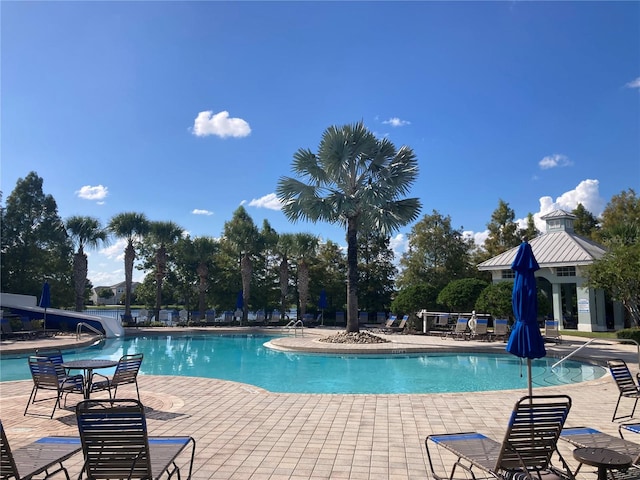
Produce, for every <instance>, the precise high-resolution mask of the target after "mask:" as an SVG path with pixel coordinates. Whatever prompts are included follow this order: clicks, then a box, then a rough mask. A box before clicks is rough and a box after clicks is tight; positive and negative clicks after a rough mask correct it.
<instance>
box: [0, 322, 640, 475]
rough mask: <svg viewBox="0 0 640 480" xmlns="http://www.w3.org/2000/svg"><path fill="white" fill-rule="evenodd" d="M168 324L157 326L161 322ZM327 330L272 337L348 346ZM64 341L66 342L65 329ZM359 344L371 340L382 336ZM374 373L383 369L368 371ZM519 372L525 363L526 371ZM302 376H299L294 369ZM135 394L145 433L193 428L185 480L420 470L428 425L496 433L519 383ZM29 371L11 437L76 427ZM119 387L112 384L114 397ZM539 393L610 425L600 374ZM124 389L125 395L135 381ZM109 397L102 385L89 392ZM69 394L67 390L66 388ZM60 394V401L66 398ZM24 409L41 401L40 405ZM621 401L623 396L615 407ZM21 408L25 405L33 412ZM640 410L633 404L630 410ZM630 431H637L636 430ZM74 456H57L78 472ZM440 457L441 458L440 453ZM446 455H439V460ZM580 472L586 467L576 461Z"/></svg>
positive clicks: (13, 389)
mask: <svg viewBox="0 0 640 480" xmlns="http://www.w3.org/2000/svg"><path fill="white" fill-rule="evenodd" d="M169 331H170V330H165V329H163V333H168V332H169ZM331 333H333V332H331V331H326V330H325V331H322V330H320V329H308V330H306V331H305V335H304V337H296V338H293V337H286V338H283V339H281V340H279V341H277V342H275V343H277V344H278V346H279V348H287V349H301V350H310V349H311V350H312V349H318V348H323V349H334V350H342V351H344V350H345V349H352V348H353V347H351V346H345V345H336V344H327V343H319V342H317V338H318V335H323V336H324V335H329V334H331ZM387 338H390V339H392V340H393V343H391V344H386V345H385V346H384V347H383V348H385V349H390V350H393V351H416V350H424V349H439V350H451V349H457V350H459V349H476V351H477V349H484V348H489V349H499V350H504V345H505V344H504V343H503V342H492V343H487V342H470V341H469V342H460V341H454V340H450V339H449V340H445V339H440V338H438V337H429V336H422V335H415V336H412V335H398V334H396V335H389V336H387ZM64 341H65V337H56V338H54V339H52V340H39V341H36V342H37V344H27V343H26V342H14V343H12V344H9V343H7V342H2V344H1V347H0V350H1V352H2V353H3V354H6V353H8V352H9V351H11V350H14V351H15V350H16V349H20V350H27V351H29V350H31V351H33V349H35V348H36V347H42V346H43V344H44V342H52V343H56V344H60V343H61V342H64ZM67 342H71V343H73V337H68V338H67ZM583 342H584V341H583V340H582V339H579V338H577V337H576V338H569V337H566V338H565V341H564V342H563V343H562V344H561V345H559V346H554V345H552V344H548V353H549V355H554V356H563V355H566V354H567V353H568V352H570V351H572V350H575V349H576V348H577V347H578V346H579V345H580V344H581V343H583ZM363 348H364V349H369V350H370V349H380V348H381V347H380V344H377V345H373V346H365V347H363ZM580 355H581V356H582V357H585V358H590V359H592V360H596V361H599V362H604V361H606V360H607V359H608V358H613V357H620V358H624V359H625V360H626V361H627V362H628V363H629V365H630V367H632V368H633V369H634V371H637V367H638V351H637V347H636V346H633V345H621V344H618V343H616V342H604V341H598V342H597V343H594V344H592V345H590V346H588V347H586V348H585V349H584V350H582V351H581V352H580ZM371 373H372V375H380V374H383V372H371ZM525 374H526V372H525ZM302 380H303V379H302ZM138 383H139V387H140V396H141V400H142V402H143V404H144V405H145V406H146V408H147V419H148V424H149V431H150V434H151V435H191V436H193V437H194V438H195V439H196V442H197V446H196V459H195V467H194V476H193V478H194V479H213V478H215V479H241V480H245V479H256V480H259V479H265V480H266V479H269V480H277V479H350V480H362V479H424V478H429V477H430V474H429V473H428V464H427V458H426V452H425V448H424V439H425V437H426V435H428V434H430V433H442V432H455V431H480V432H483V433H485V434H487V435H489V436H491V437H493V438H495V439H497V440H501V439H502V436H503V434H504V429H505V427H506V424H507V421H508V417H509V414H510V412H511V409H512V408H513V405H514V403H515V402H516V401H517V400H518V399H519V398H520V397H521V396H523V395H525V394H526V391H524V390H512V391H501V392H477V393H451V394H402V395H318V394H282V393H271V392H267V391H265V390H262V389H260V388H257V387H254V386H251V385H245V384H239V383H234V382H229V381H222V380H212V379H204V378H192V377H168V376H155V375H142V376H140V377H139V381H138ZM31 387H32V382H31V381H30V380H28V381H14V382H2V383H0V418H1V419H2V422H3V424H4V426H5V429H6V431H7V435H8V437H9V441H10V443H11V445H12V447H13V448H16V447H19V446H21V445H24V444H26V443H29V442H31V441H33V440H35V439H37V438H39V437H41V436H44V435H53V434H55V435H77V427H76V425H75V415H74V413H73V410H72V408H70V409H61V410H57V411H56V414H55V416H54V418H53V420H50V419H49V418H48V417H37V416H32V415H27V416H23V412H24V407H25V405H26V402H27V399H28V397H29V393H30V391H31ZM126 388H127V387H121V390H119V391H118V396H119V397H124V396H125V392H127V391H128V390H126ZM536 392H539V393H542V392H544V393H547V392H548V393H566V394H569V395H570V396H571V398H572V400H573V407H572V409H571V413H570V414H569V418H568V420H567V424H566V425H567V426H568V427H575V426H593V427H596V428H598V429H600V430H602V431H605V432H608V433H611V434H617V426H618V423H613V422H611V421H610V420H611V415H612V413H613V408H614V406H615V402H616V400H617V397H618V391H617V388H616V387H615V384H614V383H613V381H612V380H611V378H610V377H609V376H608V375H607V376H605V377H603V378H601V379H598V380H594V381H590V382H585V383H581V384H576V385H571V386H563V387H549V388H544V389H542V388H540V389H538V388H536ZM131 393H132V394H133V395H134V396H135V393H134V390H131ZM103 395H104V396H105V398H106V397H107V395H106V393H101V394H99V395H96V397H98V396H103ZM72 397H73V396H72ZM72 397H70V406H71V407H72V406H73V402H74V401H75V400H74V399H73V398H72ZM43 403H44V404H46V405H45V406H42V407H40V406H37V407H35V409H34V410H33V411H34V412H35V411H37V410H38V409H42V411H43V412H44V413H46V412H48V411H50V405H49V404H48V403H47V402H43ZM626 407H629V409H630V407H631V403H624V404H623V405H622V407H621V408H626ZM32 408H34V407H30V409H29V412H30V413H31V411H32ZM639 413H640V412H639ZM638 441H639V442H640V439H639V440H638ZM561 448H562V452H563V454H564V455H565V458H566V459H567V460H569V461H570V463H572V464H573V465H574V466H575V461H573V459H572V456H571V449H570V448H569V446H568V445H567V444H565V443H564V442H561ZM81 457H82V456H81V455H76V456H74V457H72V458H71V459H70V460H68V461H67V462H65V465H66V466H68V467H69V470H70V473H71V474H72V476H73V475H75V476H77V475H78V473H79V470H80V468H81V462H82V458H81ZM442 460H443V461H445V462H450V461H451V460H450V459H449V458H446V457H445V458H443V459H442ZM447 464H449V463H447ZM580 478H581V479H594V480H595V478H596V474H595V472H594V471H593V470H592V469H590V468H589V467H583V469H582V470H581V474H580Z"/></svg>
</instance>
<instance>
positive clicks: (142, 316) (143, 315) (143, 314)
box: [138, 308, 149, 323]
mask: <svg viewBox="0 0 640 480" xmlns="http://www.w3.org/2000/svg"><path fill="white" fill-rule="evenodd" d="M148 317H149V312H148V311H147V310H145V309H144V308H142V309H140V310H138V322H143V323H144V322H146V321H147V320H148Z"/></svg>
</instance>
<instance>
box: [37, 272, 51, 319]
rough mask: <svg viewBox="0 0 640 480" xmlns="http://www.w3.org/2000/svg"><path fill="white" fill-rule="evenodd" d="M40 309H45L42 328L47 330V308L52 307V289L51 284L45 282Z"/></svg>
mask: <svg viewBox="0 0 640 480" xmlns="http://www.w3.org/2000/svg"><path fill="white" fill-rule="evenodd" d="M39 306H40V308H44V320H43V322H42V328H43V329H44V330H46V329H47V308H49V307H50V306H51V288H50V287H49V282H47V281H46V280H45V282H44V283H43V284H42V293H41V294H40V303H39Z"/></svg>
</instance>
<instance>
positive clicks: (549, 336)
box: [544, 320, 562, 343]
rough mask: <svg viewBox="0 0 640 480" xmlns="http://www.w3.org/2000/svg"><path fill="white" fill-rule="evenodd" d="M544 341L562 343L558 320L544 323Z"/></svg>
mask: <svg viewBox="0 0 640 480" xmlns="http://www.w3.org/2000/svg"><path fill="white" fill-rule="evenodd" d="M544 340H545V342H546V341H549V342H555V343H562V336H561V335H560V322H558V320H545V321H544Z"/></svg>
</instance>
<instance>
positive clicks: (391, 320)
mask: <svg viewBox="0 0 640 480" xmlns="http://www.w3.org/2000/svg"><path fill="white" fill-rule="evenodd" d="M397 319H398V317H397V316H396V315H391V316H390V317H389V320H387V323H385V324H384V326H385V327H387V328H391V327H393V324H394V323H396V320H397Z"/></svg>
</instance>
